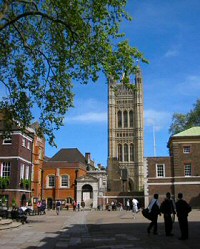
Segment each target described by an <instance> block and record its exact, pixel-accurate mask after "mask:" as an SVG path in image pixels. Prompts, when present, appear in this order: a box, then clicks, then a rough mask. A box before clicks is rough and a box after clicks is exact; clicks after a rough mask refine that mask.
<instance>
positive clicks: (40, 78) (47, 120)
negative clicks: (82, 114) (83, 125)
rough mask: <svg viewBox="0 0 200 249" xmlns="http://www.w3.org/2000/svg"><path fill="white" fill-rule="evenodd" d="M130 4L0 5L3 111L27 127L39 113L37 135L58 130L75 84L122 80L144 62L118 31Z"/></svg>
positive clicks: (83, 0) (34, 0)
mask: <svg viewBox="0 0 200 249" xmlns="http://www.w3.org/2000/svg"><path fill="white" fill-rule="evenodd" d="M126 4H127V0H101V1H99V0H67V1H66V0H57V1H54V0H43V1H40V0H29V1H27V0H19V1H17V0H16V1H12V0H2V1H0V10H1V11H0V84H1V85H3V86H4V89H6V93H5V94H4V96H3V97H2V99H1V101H0V109H2V110H4V111H6V114H7V115H6V122H7V127H8V129H9V124H10V125H11V123H12V122H11V121H12V120H18V121H19V122H20V124H21V125H22V127H23V128H25V127H26V126H29V125H30V123H31V122H32V120H33V118H35V117H33V109H34V108H37V109H39V110H40V112H39V117H38V121H39V124H40V126H39V128H38V130H37V132H38V134H39V135H42V134H44V135H47V137H48V140H49V143H50V144H52V145H55V143H54V138H55V136H54V131H55V130H57V129H59V128H60V126H61V125H63V119H64V115H65V113H66V112H67V110H68V109H69V108H70V107H73V98H74V94H73V82H75V81H78V82H80V83H83V84H87V83H88V81H89V80H92V81H94V82H95V81H97V80H98V76H99V73H100V72H103V73H104V74H105V76H106V77H107V79H108V78H109V76H110V75H112V77H113V78H114V79H116V80H119V78H120V76H121V75H122V73H124V72H125V75H127V76H128V75H130V74H133V73H134V72H135V70H136V60H141V61H146V60H145V59H144V57H143V55H142V54H141V53H140V52H139V51H138V49H137V48H133V47H131V46H130V45H129V43H128V41H127V40H124V39H123V36H124V35H123V34H121V33H120V32H119V28H120V23H121V22H122V21H123V20H131V17H130V16H129V15H128V13H127V12H126V10H125V8H126Z"/></svg>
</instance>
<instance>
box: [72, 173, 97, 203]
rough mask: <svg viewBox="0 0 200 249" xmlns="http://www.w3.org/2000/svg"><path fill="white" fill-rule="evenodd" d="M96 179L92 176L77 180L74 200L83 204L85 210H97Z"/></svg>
mask: <svg viewBox="0 0 200 249" xmlns="http://www.w3.org/2000/svg"><path fill="white" fill-rule="evenodd" d="M97 197H98V179H97V178H95V177H92V176H83V177H80V178H78V179H77V193H76V200H77V202H78V203H81V202H82V201H84V202H85V208H91V207H92V208H97Z"/></svg>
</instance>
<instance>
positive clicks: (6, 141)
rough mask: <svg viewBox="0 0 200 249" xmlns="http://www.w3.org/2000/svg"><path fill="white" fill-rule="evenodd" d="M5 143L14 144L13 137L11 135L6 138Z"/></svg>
mask: <svg viewBox="0 0 200 249" xmlns="http://www.w3.org/2000/svg"><path fill="white" fill-rule="evenodd" d="M3 144H12V139H11V137H7V138H4V140H3Z"/></svg>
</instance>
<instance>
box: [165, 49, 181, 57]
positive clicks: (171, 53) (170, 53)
mask: <svg viewBox="0 0 200 249" xmlns="http://www.w3.org/2000/svg"><path fill="white" fill-rule="evenodd" d="M178 55H179V51H178V50H177V49H169V50H168V51H167V52H166V53H165V54H164V57H166V58H170V57H176V56H178Z"/></svg>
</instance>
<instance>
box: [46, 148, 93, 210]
mask: <svg viewBox="0 0 200 249" xmlns="http://www.w3.org/2000/svg"><path fill="white" fill-rule="evenodd" d="M87 155H88V154H86V157H84V156H83V155H82V154H81V153H80V151H79V150H78V149H76V148H72V149H61V150H60V151H58V153H56V154H55V155H54V156H53V157H52V158H50V159H48V160H47V161H45V163H44V166H43V177H42V182H43V186H42V196H41V199H44V200H46V201H47V206H48V207H49V208H52V207H54V203H55V201H56V200H61V201H62V203H63V204H64V203H66V202H67V203H71V202H72V200H75V199H76V180H77V179H78V178H79V177H81V176H85V175H86V174H87V167H88V162H87V160H86V159H87ZM90 163H91V161H90Z"/></svg>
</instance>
